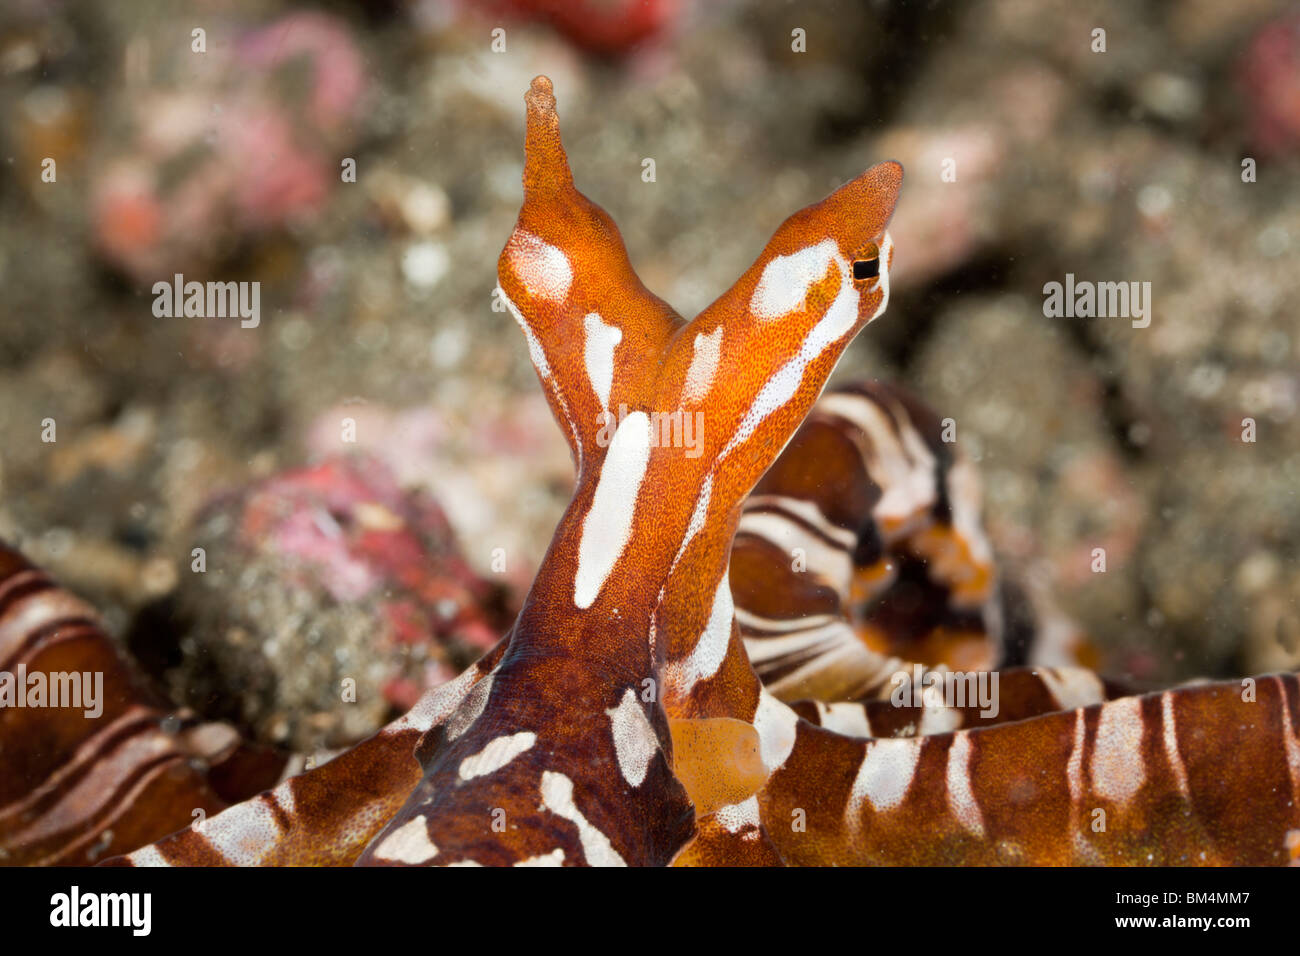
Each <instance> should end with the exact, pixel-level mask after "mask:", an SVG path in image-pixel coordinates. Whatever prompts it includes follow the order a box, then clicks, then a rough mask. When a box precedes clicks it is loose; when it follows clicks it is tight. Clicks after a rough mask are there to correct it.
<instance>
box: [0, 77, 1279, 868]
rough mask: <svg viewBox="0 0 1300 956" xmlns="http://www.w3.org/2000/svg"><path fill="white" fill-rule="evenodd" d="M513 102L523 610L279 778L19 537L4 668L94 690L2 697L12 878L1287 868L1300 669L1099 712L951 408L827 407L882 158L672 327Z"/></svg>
mask: <svg viewBox="0 0 1300 956" xmlns="http://www.w3.org/2000/svg"><path fill="white" fill-rule="evenodd" d="M526 102H527V133H526V144H525V148H526V164H525V167H524V176H523V184H524V203H523V207H522V210H521V211H520V214H519V220H518V224H517V225H516V227H515V230H514V232H513V234H512V235H511V236H510V238H509V240H508V242H507V243H506V246H505V249H504V251H503V252H502V254H501V257H500V261H499V263H498V277H499V282H500V287H499V290H498V292H497V294H498V295H499V297H500V300H501V301H502V302H503V303H504V305H505V306H506V308H507V309H508V310H509V311H510V313H511V314H512V315H513V316H514V318H515V319H516V320H517V321H518V324H519V326H520V328H521V329H522V330H523V333H524V337H525V339H526V340H527V345H528V349H529V353H530V355H531V358H532V362H533V365H534V366H535V368H536V371H537V376H538V378H539V380H540V382H541V385H542V388H543V390H544V391H545V394H546V397H547V399H548V401H549V403H550V405H551V409H552V411H553V413H554V415H555V418H556V421H557V422H558V423H559V426H560V428H561V430H562V432H563V433H564V435H565V437H566V439H567V440H568V442H569V445H570V447H571V450H572V453H573V457H574V460H575V463H576V471H577V478H576V490H575V491H574V495H573V499H572V502H571V503H570V504H569V506H568V509H567V510H566V511H565V513H564V516H563V518H562V519H561V521H560V524H559V527H558V529H557V530H556V533H555V537H554V540H553V542H552V543H551V546H550V549H549V551H548V552H547V554H546V557H545V559H544V561H543V562H542V565H541V568H540V570H539V571H538V574H537V577H536V580H535V581H534V583H533V585H532V589H531V591H530V592H529V594H528V596H527V598H526V600H525V602H524V605H523V607H522V610H521V611H520V613H519V616H518V618H517V619H516V620H515V622H514V625H513V626H512V627H511V628H510V630H509V632H508V633H506V635H505V636H504V637H503V638H502V639H501V640H500V641H499V642H498V643H497V644H496V646H495V647H494V648H493V649H492V650H490V651H489V652H488V653H487V654H486V655H484V656H483V657H482V658H481V659H480V660H479V661H478V662H477V663H475V664H473V665H472V666H470V667H469V669H468V670H466V671H464V672H463V673H462V674H461V675H460V676H459V677H457V678H455V679H454V680H452V681H450V682H448V683H445V684H443V685H441V686H438V687H435V688H434V689H432V690H429V691H427V692H426V693H425V694H424V695H423V697H422V698H421V699H420V700H419V702H418V703H417V704H416V705H415V706H414V707H413V708H412V709H411V710H410V711H409V712H408V713H407V714H406V715H405V716H403V717H402V718H401V719H399V720H397V721H396V722H394V723H392V724H390V725H389V726H387V727H385V728H384V729H383V730H381V731H380V732H379V733H377V734H375V735H374V736H373V737H370V738H369V739H367V740H365V741H363V742H361V743H359V744H357V745H356V746H354V747H352V748H351V749H349V750H347V751H345V752H343V753H342V754H341V755H339V756H337V757H335V758H334V759H332V760H330V761H329V762H327V763H324V764H323V765H321V766H319V767H315V768H314V769H309V770H307V771H305V772H302V773H300V774H298V775H296V776H291V777H289V778H288V779H284V780H282V782H280V783H279V784H278V785H275V786H273V787H272V788H271V789H269V790H265V791H264V792H260V793H258V792H257V791H258V790H261V789H262V788H263V787H266V786H270V785H271V783H272V782H273V781H274V780H275V779H276V776H277V775H278V774H279V773H280V771H281V769H282V764H283V761H282V760H278V759H277V758H275V757H274V755H271V754H268V753H266V752H262V751H259V750H257V749H256V748H253V747H250V746H248V745H246V744H242V743H241V742H240V741H239V739H238V735H237V734H235V732H234V731H232V730H231V729H229V728H226V727H224V726H222V725H214V724H200V723H197V722H196V721H195V720H194V718H193V717H192V716H190V715H187V714H177V713H170V712H169V711H168V707H167V705H165V704H163V703H161V702H158V701H154V700H149V699H148V698H147V692H146V691H145V690H144V688H143V685H142V684H141V683H140V682H138V681H137V680H136V679H135V678H134V677H133V676H132V671H131V667H130V665H129V663H128V662H126V661H125V660H124V659H123V658H122V657H121V656H120V655H119V654H118V652H117V651H115V650H114V648H113V645H112V644H111V643H110V642H109V641H108V640H107V638H106V637H105V636H104V635H103V634H102V632H100V631H99V630H98V625H97V624H96V622H95V619H94V616H93V614H92V612H91V611H90V609H89V608H87V607H86V606H85V605H83V604H81V603H80V602H79V601H77V600H76V599H75V598H73V597H72V596H71V595H69V594H67V593H66V592H64V591H62V590H60V589H58V588H57V587H56V586H54V585H53V584H52V583H51V582H50V581H49V580H48V579H47V578H45V577H44V576H43V575H42V574H41V573H40V572H39V571H37V570H35V569H34V568H32V567H31V566H30V565H28V564H27V563H26V562H25V561H24V560H23V559H22V558H21V557H20V556H18V555H17V554H16V553H14V552H12V551H4V552H0V668H3V669H4V670H5V671H10V672H12V671H14V670H16V669H17V668H18V667H19V666H20V665H21V666H23V667H24V669H25V670H26V672H28V673H35V672H37V671H43V672H51V673H52V672H55V671H60V670H69V671H71V670H76V671H93V670H99V671H103V672H104V673H105V680H106V684H107V688H108V692H107V694H106V697H107V699H108V703H107V704H106V706H105V710H104V712H103V714H102V715H100V716H99V717H97V718H94V719H91V718H88V717H85V716H84V715H83V714H82V713H81V712H80V711H69V710H60V709H43V710H19V709H12V708H5V709H0V747H2V748H3V750H2V751H0V753H2V757H0V759H3V760H4V763H5V770H6V772H5V773H4V774H3V775H0V848H3V853H4V855H5V858H6V859H7V861H8V862H11V863H84V862H87V861H91V860H95V859H104V858H106V857H110V856H113V855H114V854H119V855H118V856H116V857H114V859H113V860H112V861H111V862H114V863H119V864H131V865H136V866H149V865H186V864H235V865H274V864H351V863H356V864H372V865H378V864H384V865H427V864H435V865H449V866H456V865H459V866H470V865H484V866H491V865H515V866H539V865H548V866H553V865H583V864H589V865H595V866H607V865H623V864H630V865H650V864H670V863H675V864H686V865H707V864H778V863H785V864H876V863H879V864H954V863H976V864H989V863H1013V864H1014V863H1022V864H1129V863H1154V864H1264V863H1293V862H1296V861H1297V858H1298V857H1300V686H1298V684H1297V679H1296V677H1295V676H1294V675H1281V676H1270V677H1260V678H1258V679H1247V680H1245V681H1228V682H1222V683H1199V684H1194V685H1189V686H1184V687H1180V688H1176V689H1170V690H1164V691H1162V692H1158V693H1152V694H1148V695H1145V696H1114V695H1113V693H1110V692H1108V689H1110V690H1113V689H1114V688H1113V687H1112V685H1109V684H1103V682H1102V681H1101V680H1099V679H1098V678H1097V677H1095V676H1094V675H1093V674H1092V673H1091V672H1090V671H1088V670H1086V669H1084V668H1082V667H1079V666H1077V658H1076V657H1074V656H1073V653H1072V650H1071V648H1070V647H1069V646H1068V645H1067V644H1061V643H1060V642H1057V643H1056V644H1052V643H1051V642H1048V641H1043V640H1038V641H1033V640H1027V639H1025V637H1024V635H1021V637H1020V638H1018V639H1015V640H1012V639H1011V637H1010V636H1009V634H1010V627H1009V625H1008V623H1007V621H1006V619H1005V615H1004V614H1003V611H1004V605H1005V601H1004V600H1003V597H1002V595H1003V593H1004V588H1003V586H1002V583H1001V582H999V581H998V579H997V575H996V574H995V570H994V567H993V564H992V559H991V555H990V550H989V547H988V545H987V543H986V542H985V540H984V538H983V535H982V531H981V528H980V520H979V512H978V497H979V491H978V488H977V484H976V478H975V475H974V473H973V471H972V466H971V465H970V464H969V463H968V462H966V461H965V460H964V459H962V458H961V457H960V456H959V455H958V454H957V452H956V450H955V446H954V445H953V444H951V443H949V442H946V441H944V440H943V437H944V436H943V435H942V434H941V432H942V429H941V427H940V422H939V420H938V419H937V418H936V417H935V416H934V415H933V414H932V413H931V412H930V411H928V410H927V409H926V408H925V407H924V406H922V405H921V404H920V403H919V402H917V401H916V400H915V399H913V398H912V397H910V396H909V395H907V394H905V393H904V392H902V391H901V390H899V389H896V388H891V387H886V386H883V385H877V384H868V385H858V386H848V387H844V388H839V389H834V390H831V391H830V392H828V393H827V394H826V395H825V396H822V395H821V393H822V391H823V389H824V387H825V385H826V382H827V379H828V377H829V376H830V374H831V372H832V370H833V369H834V367H835V365H836V362H837V361H838V359H839V358H840V356H841V354H842V353H843V352H844V349H845V347H846V346H847V345H848V344H849V342H850V341H852V339H853V338H854V336H855V335H856V334H857V333H858V332H859V331H860V330H861V329H862V328H863V326H865V325H866V324H867V323H869V322H870V321H872V320H873V319H875V318H878V317H879V316H880V315H881V314H882V313H883V312H884V311H885V307H886V305H887V304H888V301H889V273H890V266H891V263H892V260H893V243H892V241H891V239H890V235H889V232H888V230H887V226H888V224H889V220H890V217H891V215H892V213H893V210H894V205H895V203H896V201H897V199H898V194H899V189H900V186H901V183H902V175H903V174H902V168H901V167H900V166H899V165H898V164H897V163H890V162H887V163H882V164H880V165H878V166H875V167H873V168H871V169H869V170H867V171H866V172H865V173H863V174H862V175H860V176H858V177H857V178H856V179H854V180H852V181H850V182H849V183H847V184H846V185H844V186H842V187H840V188H839V189H837V190H836V191H835V192H833V193H832V194H831V195H830V196H828V197H827V198H826V199H824V200H822V201H821V202H819V203H817V204H815V205H812V206H809V207H807V208H806V209H803V210H801V211H800V212H798V213H796V214H795V215H793V216H791V217H790V218H789V219H788V220H786V221H785V222H784V223H783V224H782V225H781V226H780V228H779V229H777V231H776V233H775V235H773V237H772V238H771V240H770V241H769V242H768V244H767V246H766V247H765V248H764V249H763V251H762V254H761V255H760V256H759V258H758V259H757V261H755V262H754V264H753V265H752V266H750V268H749V269H748V270H747V271H746V272H745V273H744V274H743V275H742V276H741V277H740V279H739V280H738V281H737V282H736V283H735V285H733V286H732V287H731V289H730V290H728V291H727V292H726V293H724V294H723V295H722V296H721V298H719V299H718V300H717V301H716V302H714V303H713V305H711V306H710V307H709V308H707V309H706V310H705V311H704V312H703V313H701V314H700V315H699V316H698V317H696V318H695V319H693V320H692V321H690V322H686V321H685V320H683V319H682V318H681V317H680V316H679V315H677V313H675V312H674V311H673V310H672V308H670V307H669V306H668V305H667V304H666V303H665V302H663V301H662V300H661V299H659V298H658V297H656V296H655V295H653V294H652V293H651V292H650V291H648V290H647V289H646V288H645V287H644V286H643V285H642V284H641V282H640V280H639V279H638V278H637V276H636V273H635V272H634V271H633V270H632V266H631V264H630V262H629V260H628V255H627V252H626V250H625V248H624V246H623V242H622V239H621V238H620V235H619V232H618V229H617V228H616V227H615V225H614V223H613V221H612V220H611V219H610V217H609V216H608V215H607V214H606V213H605V211H604V210H602V209H601V208H600V207H598V206H596V205H595V204H594V203H592V202H591V201H589V200H588V199H587V198H586V197H584V196H583V195H582V194H581V193H579V192H578V191H577V189H576V188H575V187H574V184H573V178H572V174H571V172H570V170H569V167H568V162H567V158H566V156H565V153H564V149H563V147H562V145H561V142H560V133H559V120H558V117H557V115H556V111H555V98H554V96H553V95H552V89H551V83H550V81H549V80H547V79H546V78H545V77H538V78H537V79H535V80H534V81H533V83H532V88H531V89H530V90H529V92H528V94H527V96H526ZM819 397H820V400H819ZM616 410H617V412H616ZM691 423H699V424H700V425H702V426H703V427H700V428H697V429H696V430H695V433H694V438H693V440H691V441H689V442H687V441H683V440H682V437H683V435H684V433H685V432H686V429H687V428H688V427H689V426H690V425H691ZM949 668H952V670H949ZM936 676H937V678H938V680H937V681H936V680H935V679H934V678H935V677H936ZM989 678H994V680H993V681H992V682H991V686H992V689H993V690H994V692H995V693H994V694H993V696H992V697H991V698H986V697H985V696H983V695H982V693H980V692H979V688H982V687H987V685H988V684H989V683H990V682H989V680H988V679H989ZM981 681H984V683H980V682H981ZM939 687H943V688H944V689H946V690H956V691H958V692H959V693H958V697H957V699H956V700H953V699H951V695H948V694H937V695H936V694H930V693H929V691H933V690H936V689H937V688H939ZM900 690H905V691H908V692H911V691H913V690H914V691H915V694H914V695H913V694H910V693H909V694H908V695H907V699H906V700H903V701H900V700H899V699H898V697H897V694H898V692H899V691H900ZM962 691H968V692H969V693H965V694H963V693H960V692H962ZM900 703H901V704H902V706H899V704H900ZM207 814H212V815H211V816H207ZM196 817H198V818H200V819H197V820H195V822H193V823H191V822H190V821H191V820H192V819H194V818H196ZM182 827H183V828H182ZM178 828H180V829H178ZM167 834H170V835H167ZM150 841H156V842H150ZM120 854H126V855H125V856H121V855H120Z"/></svg>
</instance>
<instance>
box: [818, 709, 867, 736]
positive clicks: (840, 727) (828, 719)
mask: <svg viewBox="0 0 1300 956" xmlns="http://www.w3.org/2000/svg"><path fill="white" fill-rule="evenodd" d="M822 726H823V727H825V728H826V729H827V730H833V731H835V732H836V733H837V734H844V735H845V736H848V737H870V736H872V734H871V723H870V721H868V720H867V709H866V708H865V707H863V706H862V705H861V704H850V703H846V702H844V701H839V702H836V703H833V704H829V705H827V707H826V711H825V712H824V713H823V714H822Z"/></svg>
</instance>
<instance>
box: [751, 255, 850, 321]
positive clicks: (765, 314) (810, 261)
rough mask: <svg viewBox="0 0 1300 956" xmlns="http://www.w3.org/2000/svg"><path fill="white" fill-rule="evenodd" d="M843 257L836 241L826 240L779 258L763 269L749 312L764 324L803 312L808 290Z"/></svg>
mask: <svg viewBox="0 0 1300 956" xmlns="http://www.w3.org/2000/svg"><path fill="white" fill-rule="evenodd" d="M839 253H840V250H839V246H838V245H836V243H835V240H834V239H823V240H822V241H821V242H819V243H817V245H815V246H808V247H807V248H804V249H800V250H799V251H798V252H792V253H790V254H789V255H786V256H777V257H776V258H775V259H773V260H772V261H771V262H769V263H768V264H767V265H766V266H764V267H763V274H762V275H761V276H759V279H758V285H757V286H755V287H754V295H753V297H752V298H751V299H750V300H749V310H750V311H751V312H753V313H754V315H755V316H757V317H758V318H759V319H762V320H764V321H771V320H772V319H779V318H781V316H783V315H789V314H790V313H791V312H794V311H796V310H798V311H802V310H803V308H804V302H805V299H806V298H807V296H808V290H809V289H811V288H812V286H813V284H814V283H816V282H819V281H821V280H822V279H823V278H824V277H825V275H826V270H827V269H828V268H830V264H831V262H833V261H834V260H835V259H837V258H840V254H839Z"/></svg>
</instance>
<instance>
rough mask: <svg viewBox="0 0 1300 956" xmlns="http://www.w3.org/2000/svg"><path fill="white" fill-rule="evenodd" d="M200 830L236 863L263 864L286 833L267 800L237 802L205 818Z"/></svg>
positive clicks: (238, 864) (225, 855)
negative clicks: (207, 818)
mask: <svg viewBox="0 0 1300 956" xmlns="http://www.w3.org/2000/svg"><path fill="white" fill-rule="evenodd" d="M196 832H197V833H198V834H199V835H200V836H202V837H203V838H205V839H206V840H207V841H208V843H210V844H211V845H212V848H213V849H214V850H216V851H217V852H218V853H220V854H221V855H222V856H224V857H225V858H226V859H227V860H229V861H230V862H231V863H233V864H234V865H236V866H257V865H259V864H260V863H261V862H262V860H263V859H265V858H266V855H267V854H268V853H270V852H271V851H272V850H274V849H275V848H276V846H277V845H278V844H279V842H280V838H281V837H282V836H283V832H282V831H281V829H280V824H279V821H278V820H277V819H276V817H275V814H273V813H272V812H271V808H270V807H269V806H267V804H266V802H265V801H264V800H246V801H244V802H243V803H237V804H235V805H234V806H233V807H230V808H228V809H226V810H224V811H222V812H221V813H219V814H218V815H217V816H215V817H212V818H211V819H209V820H207V821H205V822H204V824H203V825H202V826H201V827H199V828H198V829H197V831H196Z"/></svg>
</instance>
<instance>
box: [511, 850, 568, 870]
mask: <svg viewBox="0 0 1300 956" xmlns="http://www.w3.org/2000/svg"><path fill="white" fill-rule="evenodd" d="M515 866H564V850H563V849H562V848H561V847H558V846H557V847H556V848H555V849H554V850H552V851H551V852H550V853H543V854H541V855H540V856H530V857H529V858H528V859H526V860H520V861H519V862H517V863H516V864H515Z"/></svg>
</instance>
